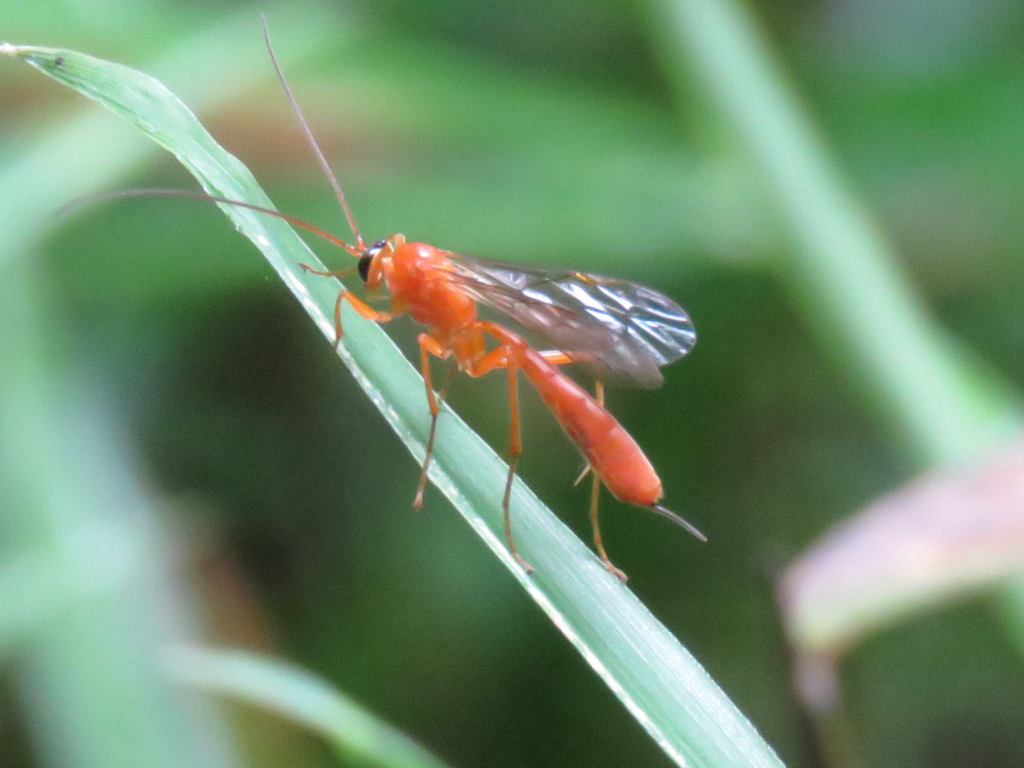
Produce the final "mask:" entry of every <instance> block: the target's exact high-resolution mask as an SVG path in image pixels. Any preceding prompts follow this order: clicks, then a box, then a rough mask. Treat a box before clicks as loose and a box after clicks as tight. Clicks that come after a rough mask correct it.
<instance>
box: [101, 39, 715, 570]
mask: <svg viewBox="0 0 1024 768" xmlns="http://www.w3.org/2000/svg"><path fill="white" fill-rule="evenodd" d="M264 39H265V41H266V44H267V50H268V51H269V53H270V58H271V61H272V62H273V65H274V69H275V70H276V72H277V76H278V78H279V79H280V81H281V84H282V86H283V87H284V90H285V93H286V95H287V97H288V100H289V102H290V103H291V106H292V110H293V111H294V112H295V115H296V117H297V118H298V120H299V122H300V124H301V126H302V130H303V133H304V134H305V136H306V139H307V141H308V142H309V144H310V146H311V148H312V150H313V152H314V153H315V155H316V157H317V160H318V162H319V163H320V166H321V168H322V169H323V171H324V173H325V174H326V176H327V178H328V180H329V181H330V183H331V185H332V187H333V188H334V192H335V195H336V196H337V198H338V202H339V203H340V204H341V207H342V210H343V211H344V213H345V217H346V219H347V220H348V224H349V227H350V229H351V230H352V234H353V235H354V236H355V245H350V244H348V243H346V242H344V241H343V240H341V239H339V238H337V237H334V236H333V235H331V234H329V233H327V232H325V231H323V230H321V229H320V228H318V227H315V226H313V225H311V224H308V223H307V222H304V221H301V220H299V219H297V218H295V217H293V216H289V215H287V214H283V213H280V212H278V211H274V210H270V209H266V208H261V207H259V206H255V205H252V204H249V203H243V202H240V201H236V200H228V199H225V198H219V197H213V196H206V195H197V194H191V193H187V192H186V193H182V192H179V191H176V190H135V191H134V192H132V191H129V192H127V193H125V192H122V193H114V194H115V195H117V196H122V195H126V194H127V195H130V194H151V195H175V196H181V197H194V198H200V199H203V200H208V201H215V202H222V203H228V204H231V205H238V206H241V207H244V208H250V209H253V210H257V211H260V212H263V213H266V214H268V215H271V216H276V217H279V218H282V219H285V220H286V221H289V222H291V223H293V224H295V225H297V226H300V227H302V228H304V229H306V230H308V231H311V232H313V233H314V234H316V235H318V236H320V237H323V238H325V239H327V240H330V241H331V242H333V243H335V244H336V245H339V246H340V247H342V248H344V249H345V250H346V251H348V252H349V253H350V254H352V255H353V256H354V257H355V258H356V259H358V262H357V264H356V266H355V267H352V268H349V269H344V270H339V271H320V270H316V269H313V268H312V267H310V266H309V265H306V264H303V265H301V266H302V268H303V269H305V270H307V271H309V272H312V273H314V274H317V275H324V276H327V277H343V276H345V275H347V274H349V273H351V272H353V271H357V272H358V273H359V276H360V278H362V280H363V282H364V284H365V285H366V288H367V290H368V291H369V293H370V294H374V293H378V292H379V291H380V290H381V289H382V288H383V289H385V290H386V291H387V293H388V294H389V296H390V300H391V306H390V309H389V310H388V311H386V312H381V311H378V310H376V309H374V308H373V307H371V306H370V305H369V304H367V303H366V302H364V301H363V300H362V299H360V298H358V297H357V296H356V295H355V294H353V293H352V292H351V291H350V290H348V289H347V288H342V290H341V292H340V293H339V294H338V300H337V302H336V303H335V306H334V322H335V330H336V334H337V336H336V338H337V340H338V342H340V340H341V337H342V324H341V308H342V304H343V303H344V302H346V301H347V302H348V303H349V304H350V305H351V306H352V308H353V309H354V310H355V311H356V312H358V313H359V314H360V315H362V316H363V317H365V318H366V319H368V320H373V321H375V322H378V323H386V322H389V321H390V320H392V319H394V318H395V317H398V316H399V315H405V314H408V315H409V316H411V317H412V319H413V320H415V321H416V322H417V323H419V324H421V325H424V326H426V330H425V331H424V332H423V333H420V334H419V336H418V337H417V341H418V342H419V347H420V367H421V370H422V373H423V380H424V383H425V385H426V393H427V403H428V404H429V407H430V416H431V422H430V433H429V437H428V440H427V450H426V457H425V459H424V461H423V472H422V474H421V475H420V480H419V485H418V487H417V490H416V496H415V499H414V501H413V507H415V508H419V507H421V506H422V504H423V492H424V489H425V487H426V482H427V471H428V469H429V468H430V461H431V458H432V456H433V450H434V436H435V434H436V431H437V419H438V415H439V413H440V408H439V406H438V403H439V401H440V400H441V399H443V396H444V392H445V391H446V390H447V384H446V385H445V387H444V388H443V389H442V391H441V394H440V395H438V394H435V392H434V387H433V384H432V380H431V373H430V360H431V357H438V358H441V359H443V360H450V361H452V362H453V365H452V367H451V368H450V369H449V374H448V381H450V380H451V376H452V375H453V374H454V372H455V370H456V367H457V368H458V370H461V371H463V372H465V373H467V374H469V375H470V376H472V377H473V378H476V377H478V376H483V375H484V374H485V373H488V372H490V371H493V370H497V369H502V370H504V371H505V373H506V376H507V377H508V405H509V411H510V415H511V419H510V422H511V423H510V430H509V431H510V435H509V449H508V454H509V457H508V458H509V467H508V477H507V480H506V481H505V493H504V496H503V498H502V505H501V506H502V511H503V513H504V525H505V539H506V541H507V543H508V548H509V551H510V552H511V554H512V556H513V557H514V558H515V560H516V562H518V563H519V565H521V566H522V567H523V568H524V569H525V570H526V571H527V572H528V573H530V572H532V571H533V568H532V566H531V565H530V564H529V563H528V562H527V561H526V560H525V559H523V557H522V556H521V555H520V554H519V552H518V551H517V549H516V544H515V539H514V537H513V536H512V522H511V517H510V514H509V498H510V495H511V491H512V481H513V478H514V477H515V471H516V463H517V461H518V459H519V456H520V454H521V453H522V438H521V435H520V414H519V397H518V386H519V385H518V380H517V373H518V372H519V371H522V372H523V373H524V374H525V375H526V378H527V379H528V380H529V382H530V383H531V384H532V385H533V386H534V388H535V389H536V390H537V392H538V393H539V394H540V397H541V399H542V400H543V401H544V403H545V405H547V407H548V408H549V409H550V410H551V413H552V414H553V415H554V417H555V419H556V420H557V421H558V423H559V424H560V425H561V427H562V429H563V430H565V432H566V434H568V436H569V438H570V439H571V440H572V441H573V442H574V443H575V444H576V446H577V447H578V448H579V449H580V451H581V452H582V453H583V456H584V457H585V459H586V461H587V467H586V469H584V471H583V473H582V474H581V475H580V477H579V479H578V480H577V482H579V481H580V480H582V479H583V477H585V475H586V473H587V472H588V471H590V472H592V473H593V485H592V488H591V500H590V519H591V523H592V525H593V528H594V544H595V546H596V548H597V552H598V554H599V555H600V557H601V561H602V562H603V563H604V565H605V567H606V568H607V569H608V570H609V571H610V572H611V573H613V574H615V575H616V576H617V577H618V578H619V579H621V580H622V581H625V580H626V575H625V574H624V573H623V572H622V571H620V570H619V569H618V568H616V567H615V566H614V565H613V564H612V562H611V560H610V559H609V558H608V554H607V552H605V548H604V543H603V542H602V539H601V530H600V527H599V525H598V516H597V510H598V498H599V495H600V489H601V484H602V483H603V484H604V485H605V486H607V488H608V490H609V491H611V493H612V495H613V496H615V498H617V499H619V500H620V501H625V502H629V503H630V504H635V505H637V506H640V507H645V508H646V509H649V510H651V511H652V512H656V513H658V514H659V515H663V516H665V517H667V518H669V519H670V520H672V521H673V522H675V523H677V524H678V525H680V526H682V527H683V528H685V529H686V530H687V531H689V532H690V533H692V534H693V535H694V536H696V537H697V538H698V539H700V540H702V541H706V538H705V537H704V535H703V534H702V533H701V532H700V531H698V530H697V529H696V528H695V527H694V526H693V525H691V524H690V523H689V522H687V521H686V520H684V519H683V518H682V517H680V516H679V515H677V514H676V513H674V512H672V511H671V510H668V509H666V508H665V507H662V506H661V505H660V504H659V502H660V501H661V499H662V496H663V495H664V494H663V492H662V487H661V480H660V479H659V478H658V475H657V473H656V472H655V471H654V467H653V466H651V462H650V461H649V460H648V459H647V457H646V456H645V455H644V452H643V451H642V450H641V449H640V446H639V445H637V443H636V441H635V440H634V439H633V438H632V437H631V436H630V435H629V433H628V432H627V431H626V430H625V429H624V428H623V427H622V425H621V424H619V422H618V421H617V420H616V419H615V417H614V416H612V414H611V413H609V412H608V410H606V409H605V408H604V405H603V401H604V388H603V381H604V380H605V379H611V380H613V381H616V382H619V383H625V384H628V385H633V386H639V387H648V388H650V387H657V386H659V385H660V384H661V383H662V380H663V379H662V375H661V371H660V370H659V368H660V367H661V366H663V365H666V364H668V363H671V362H672V361H673V360H677V359H678V358H680V357H682V356H683V355H685V354H686V353H687V352H689V351H690V350H691V349H692V348H693V345H694V343H695V342H696V340H697V336H696V333H695V332H694V328H693V323H692V322H691V321H690V318H689V316H688V315H687V314H686V312H685V311H684V310H683V309H682V308H681V307H680V306H679V305H678V304H676V303H675V302H673V301H672V300H671V299H669V298H668V297H666V296H664V295H662V294H661V293H658V292H657V291H654V290H651V289H650V288H645V287H644V286H641V285H637V284H636V283H631V282H628V281H626V280H617V279H614V278H610V277H602V276H600V275H593V274H588V273H584V272H576V271H572V270H562V269H551V268H547V267H538V266H533V265H527V264H513V263H509V262H503V261H493V260H484V259H476V258H471V257H469V256H464V255H460V254H456V253H452V252H451V251H444V250H441V249H439V248H435V247H434V246H432V245H427V244H425V243H410V242H407V241H406V239H405V236H404V235H400V234H396V235H392V236H391V237H388V238H385V239H382V240H378V241H376V242H374V243H372V244H371V245H367V244H366V242H365V240H363V237H362V235H360V234H359V229H358V227H357V226H356V223H355V218H354V216H353V215H352V210H351V208H350V207H349V205H348V201H347V200H346V199H345V194H344V192H343V191H342V189H341V185H340V184H339V183H338V180H337V178H336V177H335V175H334V173H333V171H332V170H331V168H330V166H329V164H328V163H327V160H326V158H325V157H324V154H323V152H322V151H321V149H320V147H319V145H318V144H317V141H316V139H315V137H314V136H313V132H312V130H311V129H310V127H309V125H308V123H307V122H306V119H305V117H304V116H303V114H302V110H301V109H300V108H299V105H298V103H297V101H296V100H295V97H294V96H293V95H292V92H291V88H289V86H288V83H287V81H286V80H285V77H284V74H283V72H282V71H281V67H280V65H279V64H278V61H277V58H276V56H275V55H274V51H273V48H272V47H271V45H270V37H269V33H268V32H267V28H266V23H265V22H264ZM478 303H480V304H483V305H486V306H487V307H490V308H492V309H495V310H497V311H498V312H500V313H502V314H504V315H506V316H508V317H509V318H511V319H512V320H514V321H515V322H516V323H518V324H519V325H520V326H522V327H523V328H525V329H526V330H528V331H530V332H533V333H535V334H537V335H538V336H540V337H542V338H543V339H545V340H546V341H547V342H549V343H550V344H551V345H552V346H553V347H554V349H553V350H549V351H539V350H536V349H534V348H533V347H531V346H530V344H529V343H528V342H527V341H526V340H525V339H524V338H523V337H522V336H520V335H518V334H517V333H514V332H513V331H511V330H509V329H508V328H506V327H504V326H503V325H499V324H498V323H495V322H491V321H489V320H482V319H480V317H479V316H478V314H477V304H478ZM488 342H491V346H489V345H488ZM577 362H578V363H584V364H586V365H588V366H589V367H590V368H591V369H593V370H594V372H595V374H596V377H597V386H596V397H594V396H591V395H590V394H589V393H588V392H587V391H586V390H585V389H583V388H582V387H581V386H580V385H579V384H577V383H576V382H575V381H573V380H572V379H570V378H569V377H568V376H566V375H564V374H563V373H562V372H561V371H559V369H558V366H560V365H564V364H567V363H577Z"/></svg>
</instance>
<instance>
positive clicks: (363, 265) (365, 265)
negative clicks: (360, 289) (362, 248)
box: [356, 243, 376, 283]
mask: <svg viewBox="0 0 1024 768" xmlns="http://www.w3.org/2000/svg"><path fill="white" fill-rule="evenodd" d="M374 245H376V243H374ZM372 263H373V256H371V255H370V254H366V255H365V256H360V257H359V266H357V267H356V269H358V270H359V277H361V278H362V279H363V282H364V283H365V282H366V281H367V280H369V279H370V264H372Z"/></svg>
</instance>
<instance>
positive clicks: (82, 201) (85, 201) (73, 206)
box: [57, 189, 363, 258]
mask: <svg viewBox="0 0 1024 768" xmlns="http://www.w3.org/2000/svg"><path fill="white" fill-rule="evenodd" d="M122 197H180V198H183V199H185V200H198V201H200V202H202V203H224V204H225V205H236V206H238V207H239V208H248V209H249V210H250V211H259V212H260V213H265V214H267V215H268V216H274V217H275V218H278V219H284V220H285V221H287V222H288V223H289V224H294V225H295V226H297V227H301V228H302V229H305V230H307V231H309V232H312V233H313V234H314V235H316V236H317V237H322V238H323V239H324V240H326V241H328V242H330V243H334V244H335V245H337V246H340V247H342V248H344V249H345V250H346V251H348V252H349V253H351V254H352V255H353V256H355V257H356V258H359V257H361V256H362V255H363V251H360V250H359V249H357V248H353V247H352V246H351V245H349V244H348V243H346V242H345V241H344V240H342V239H341V238H339V237H335V236H334V235H332V234H331V233H330V232H327V231H325V230H323V229H320V227H318V226H316V225H315V224H310V223H309V222H308V221H303V220H302V219H300V218H298V217H297V216H291V215H289V214H287V213H281V212H280V211H275V210H273V209H272V208H264V207H263V206H261V205H253V204H252V203H244V202H242V201H241V200H232V199H231V198H229V197H217V196H216V195H208V194H206V193H205V192H191V191H189V190H187V189H119V190H115V191H113V192H97V193H96V194H94V195H84V196H82V197H76V198H75V199H74V200H72V201H71V202H70V203H68V204H67V205H64V206H63V207H61V208H60V210H58V211H57V216H58V217H61V216H67V215H68V214H69V213H71V212H72V211H76V210H78V209H79V208H81V207H82V206H83V205H91V204H92V203H96V202H101V201H103V200H111V199H114V198H122Z"/></svg>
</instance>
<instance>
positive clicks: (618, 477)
mask: <svg viewBox="0 0 1024 768" xmlns="http://www.w3.org/2000/svg"><path fill="white" fill-rule="evenodd" d="M520 367H521V368H522V369H523V373H525V374H526V376H527V378H528V379H529V380H530V383H531V384H533V386H534V388H535V389H536V390H537V392H538V393H539V394H540V396H541V399H542V400H543V401H544V404H545V405H546V406H547V407H548V408H549V409H550V410H551V413H552V415H553V416H554V417H555V419H556V420H557V421H558V423H559V424H560V425H561V427H562V429H564V430H565V432H566V434H567V435H569V438H570V439H571V440H572V441H573V442H574V443H576V445H577V446H578V447H579V449H580V451H581V452H582V453H583V455H584V456H585V457H586V459H587V461H588V462H589V463H590V466H591V468H592V469H593V470H594V471H595V472H596V473H597V475H598V477H600V478H601V480H602V481H604V484H605V485H606V486H607V487H608V490H609V491H611V493H612V495H613V496H614V497H615V498H617V499H619V500H620V501H625V502H628V503H630V504H636V505H638V506H641V507H649V506H651V505H652V504H657V503H658V502H659V501H661V497H662V495H663V493H662V490H661V480H660V479H658V475H657V473H656V472H655V471H654V467H653V466H652V465H651V462H650V461H648V459H647V457H646V456H645V455H644V452H643V451H642V450H641V449H640V446H639V445H637V443H636V440H634V439H633V438H632V436H631V435H630V434H629V433H628V432H627V431H626V430H625V429H624V428H623V427H622V425H621V424H619V422H618V420H617V419H616V418H615V417H614V416H612V414H611V413H609V412H608V411H607V410H606V409H604V408H602V407H601V406H600V405H598V404H597V401H595V400H594V398H593V397H591V395H590V393H589V392H587V391H586V390H585V389H583V387H581V386H580V385H579V384H577V383H576V382H575V381H573V380H572V379H570V378H569V377H568V376H565V375H564V374H562V373H561V372H559V370H558V369H557V368H555V367H554V366H553V365H551V363H549V362H548V361H547V360H545V359H544V358H543V357H542V356H541V354H540V353H539V352H537V351H536V350H534V349H529V348H528V349H526V350H525V352H524V353H523V355H522V359H521V360H520Z"/></svg>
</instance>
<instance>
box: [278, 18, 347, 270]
mask: <svg viewBox="0 0 1024 768" xmlns="http://www.w3.org/2000/svg"><path fill="white" fill-rule="evenodd" d="M260 23H262V24H263V40H264V41H265V42H266V44H267V53H269V54H270V61H271V62H272V63H273V65H274V71H276V72H277V79H278V80H280V81H281V85H282V86H284V92H285V95H287V96H288V101H289V103H290V104H291V105H292V111H293V112H294V113H295V116H296V117H297V118H299V123H300V124H301V125H302V132H303V133H304V134H305V135H306V141H308V142H309V146H310V147H312V148H313V153H314V154H315V155H316V159H317V160H318V161H319V163H320V167H321V168H322V169H323V172H324V174H326V176H327V178H328V180H329V181H330V182H331V186H332V187H334V196H335V197H337V198H338V202H339V203H341V209H342V210H343V211H344V212H345V218H346V219H348V226H349V228H350V229H351V230H352V234H353V235H355V238H356V248H358V249H359V250H360V251H365V250H366V241H365V240H363V236H362V235H360V234H359V228H358V227H357V226H356V219H355V216H353V215H352V209H351V208H349V206H348V200H346V199H345V193H344V192H342V190H341V184H339V183H338V178H337V177H336V176H335V175H334V171H332V170H331V166H330V164H329V163H328V162H327V158H326V157H324V153H323V151H322V150H321V149H320V145H319V144H317V141H316V137H315V136H314V135H313V131H312V130H311V129H310V127H309V123H307V122H306V118H305V116H303V114H302V110H301V109H299V103H298V102H297V101H296V100H295V97H294V96H293V95H292V89H291V88H289V87H288V81H287V80H285V79H284V72H282V71H281V65H280V64H278V63H277V56H275V55H274V47H273V46H272V45H271V44H270V30H269V29H268V28H267V17H266V15H265V14H262V13H261V14H260Z"/></svg>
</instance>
